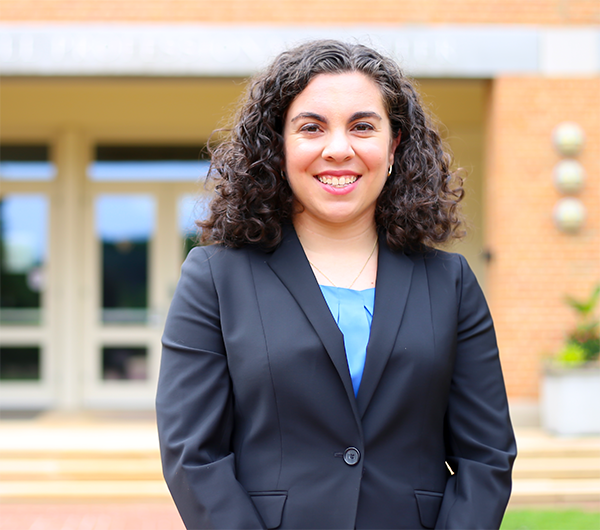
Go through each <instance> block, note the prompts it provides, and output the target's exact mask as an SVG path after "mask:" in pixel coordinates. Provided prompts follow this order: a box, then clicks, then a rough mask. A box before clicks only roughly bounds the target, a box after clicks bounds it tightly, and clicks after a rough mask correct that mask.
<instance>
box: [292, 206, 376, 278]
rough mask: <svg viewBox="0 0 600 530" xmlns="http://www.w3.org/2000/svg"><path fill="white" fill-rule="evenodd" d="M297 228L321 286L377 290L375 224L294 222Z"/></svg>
mask: <svg viewBox="0 0 600 530" xmlns="http://www.w3.org/2000/svg"><path fill="white" fill-rule="evenodd" d="M294 228H295V229H296V234H297V235H298V238H299V239H300V243H301V244H302V248H303V249H304V252H305V253H306V257H307V258H308V261H309V262H310V264H311V267H312V269H313V272H314V274H315V277H316V279H317V281H318V282H319V284H322V285H333V286H335V287H346V288H352V289H357V290H362V289H368V288H371V287H375V279H376V276H377V248H376V246H377V230H376V228H375V221H374V220H373V222H372V223H362V224H355V225H352V226H343V227H342V226H335V225H331V226H327V225H322V224H316V223H311V222H307V221H306V220H305V219H303V218H302V216H299V217H297V218H296V219H294Z"/></svg>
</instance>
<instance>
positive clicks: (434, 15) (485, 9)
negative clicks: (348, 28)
mask: <svg viewBox="0 0 600 530" xmlns="http://www.w3.org/2000/svg"><path fill="white" fill-rule="evenodd" d="M0 19H1V20H2V21H34V20H38V21H90V22H98V21H135V22H214V23H231V22H233V23H244V24H245V23H281V24H325V25H329V26H331V25H336V24H436V23H439V24H463V23H466V24H471V23H481V24H485V23H491V24H595V23H600V2H598V0H374V1H371V2H365V1H364V0H0Z"/></svg>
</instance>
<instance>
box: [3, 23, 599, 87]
mask: <svg viewBox="0 0 600 530" xmlns="http://www.w3.org/2000/svg"><path fill="white" fill-rule="evenodd" d="M323 38H331V39H340V40H344V41H351V42H360V43H364V44H367V45H371V46H373V47H375V48H377V49H380V50H381V51H384V52H386V53H388V54H390V55H392V56H393V57H395V58H396V59H397V60H398V61H399V62H400V63H401V64H402V65H403V66H404V69H405V70H406V72H407V73H408V74H409V75H412V76H417V77H459V78H494V77H498V76H504V75H542V76H549V77H582V76H583V77H588V76H598V75H599V74H600V29H599V28H598V27H586V26H578V27H573V26H570V27H533V26H516V25H515V26H510V25H485V26H484V25H469V26H459V25H444V26H386V27H381V26H376V27H367V26H364V27H363V26H357V27H347V26H332V27H325V26H314V27H305V26H249V25H248V26H236V25H227V26H216V25H212V24H211V25H208V24H128V23H113V24H87V23H77V24H75V23H64V24H58V23H39V24H18V23H4V24H0V72H1V73H2V75H7V76H151V77H154V76H182V77H187V76H191V77H198V76H214V77H219V76H226V77H229V76H235V77H237V76H248V75H251V74H253V73H255V72H256V71H258V70H260V69H261V68H262V67H263V66H264V65H265V64H267V63H268V62H269V60H271V59H272V58H273V57H274V56H275V55H276V54H278V53H279V52H281V51H282V50H284V49H286V48H289V47H291V46H293V45H294V44H297V43H300V42H303V41H306V40H310V39H323Z"/></svg>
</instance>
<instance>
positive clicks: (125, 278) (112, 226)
mask: <svg viewBox="0 0 600 530" xmlns="http://www.w3.org/2000/svg"><path fill="white" fill-rule="evenodd" d="M154 219H155V204H154V199H153V198H152V197H151V196H147V195H101V196H99V197H98V198H97V200H96V233H97V236H98V238H99V240H100V243H101V245H102V261H101V263H102V272H101V278H102V291H101V292H102V321H103V322H104V323H106V324H143V323H146V322H147V321H148V299H149V296H148V272H149V250H150V249H149V247H150V242H151V239H152V235H153V233H154V223H155V221H154Z"/></svg>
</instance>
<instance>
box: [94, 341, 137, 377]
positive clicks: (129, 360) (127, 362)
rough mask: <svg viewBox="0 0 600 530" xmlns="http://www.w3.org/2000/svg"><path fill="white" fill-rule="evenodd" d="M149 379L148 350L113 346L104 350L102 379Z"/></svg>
mask: <svg viewBox="0 0 600 530" xmlns="http://www.w3.org/2000/svg"><path fill="white" fill-rule="evenodd" d="M147 378H148V352H147V350H146V348H137V347H134V348H132V347H129V346H124V347H120V346H111V347H106V348H102V379H104V380H105V381H109V380H115V379H127V380H138V381H140V380H141V381H143V380H146V379H147Z"/></svg>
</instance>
